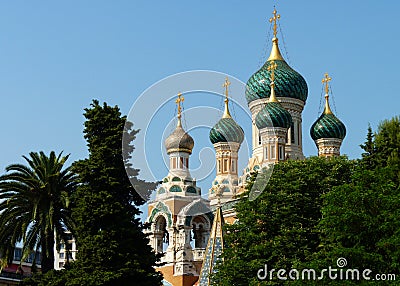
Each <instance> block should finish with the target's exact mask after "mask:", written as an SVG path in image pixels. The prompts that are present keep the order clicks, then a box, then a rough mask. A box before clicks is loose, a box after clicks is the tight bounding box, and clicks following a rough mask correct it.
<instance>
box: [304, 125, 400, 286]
mask: <svg viewBox="0 0 400 286" xmlns="http://www.w3.org/2000/svg"><path fill="white" fill-rule="evenodd" d="M361 147H362V148H363V149H364V150H365V153H364V154H363V156H362V159H361V160H360V164H359V165H358V167H357V168H356V169H355V170H354V172H353V173H352V176H351V180H350V182H348V183H346V184H343V185H341V186H338V187H336V188H333V190H332V191H331V192H329V193H327V194H326V195H325V196H324V197H323V199H324V206H323V208H322V213H323V219H322V220H321V222H320V225H319V229H320V231H321V237H322V243H321V247H320V249H319V251H318V252H317V253H315V254H314V255H313V256H312V258H311V259H310V263H309V264H311V265H313V266H314V267H318V266H320V267H321V266H323V265H325V266H326V265H334V266H335V265H336V262H335V261H336V259H338V258H339V257H345V258H346V259H347V261H348V265H347V268H358V269H366V268H368V269H371V270H372V271H373V275H374V274H377V273H378V274H379V273H385V274H399V273H400V210H399V205H400V180H399V178H400V176H399V171H400V164H399V150H400V149H399V148H400V121H399V118H398V117H395V118H393V119H391V120H385V121H383V122H382V123H381V124H380V125H379V127H378V131H377V132H376V133H375V134H372V129H371V128H370V127H369V128H368V134H367V140H366V142H365V143H364V144H363V145H361ZM363 283H364V284H367V283H368V282H365V281H364V282H363V281H361V282H360V283H359V284H363ZM382 283H383V282H382ZM390 283H391V282H386V284H388V285H392V284H390ZM392 283H393V282H392ZM331 284H332V283H331ZM386 284H382V285H386ZM332 285H335V284H332ZM337 285H340V284H337ZM393 285H396V284H395V283H394V284H393Z"/></svg>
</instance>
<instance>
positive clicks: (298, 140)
mask: <svg viewBox="0 0 400 286" xmlns="http://www.w3.org/2000/svg"><path fill="white" fill-rule="evenodd" d="M300 130H301V124H300V122H297V144H298V145H300V142H301V138H300V134H301V133H300Z"/></svg>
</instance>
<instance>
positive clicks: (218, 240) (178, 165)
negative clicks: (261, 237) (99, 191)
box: [147, 10, 346, 286]
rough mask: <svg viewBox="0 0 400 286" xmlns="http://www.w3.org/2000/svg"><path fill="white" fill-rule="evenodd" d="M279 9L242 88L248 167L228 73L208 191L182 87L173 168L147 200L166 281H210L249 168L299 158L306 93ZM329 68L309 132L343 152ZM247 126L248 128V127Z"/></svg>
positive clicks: (186, 284) (327, 152)
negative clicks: (287, 52) (194, 168)
mask: <svg viewBox="0 0 400 286" xmlns="http://www.w3.org/2000/svg"><path fill="white" fill-rule="evenodd" d="M279 18H280V15H278V14H277V12H276V10H274V12H273V17H272V18H271V19H270V22H271V23H273V32H274V33H273V39H272V49H271V53H270V56H269V58H268V59H267V61H266V62H265V64H264V65H263V66H262V67H261V68H260V69H259V70H258V71H257V72H255V73H254V74H253V75H252V76H251V77H250V79H249V80H248V81H247V85H246V91H245V94H244V95H242V96H245V97H246V100H247V103H248V107H249V109H250V111H251V114H252V122H253V124H252V130H251V131H250V130H249V132H251V138H252V141H251V142H252V155H251V158H249V161H248V165H247V166H246V168H245V169H244V170H238V153H239V150H240V147H241V144H242V142H243V140H244V134H245V131H244V130H243V129H242V128H241V127H240V125H239V124H238V123H237V122H236V121H235V120H234V119H233V117H232V116H231V114H230V112H229V84H230V83H229V79H228V78H227V79H226V81H225V83H224V85H223V86H224V87H225V110H224V113H223V116H222V118H221V119H220V120H219V121H218V122H217V123H216V124H215V125H214V127H213V128H211V130H210V135H209V138H210V141H211V143H212V144H213V147H214V149H215V160H216V176H215V179H214V180H213V182H212V186H210V188H209V190H208V199H204V198H203V197H202V193H201V189H200V188H199V187H198V186H197V185H196V181H195V180H194V179H193V178H192V177H191V174H190V155H191V154H192V150H193V147H194V139H193V138H192V137H191V136H190V135H189V134H188V133H187V132H186V131H185V130H184V129H183V127H182V123H181V116H182V113H181V104H182V103H183V101H184V98H183V97H182V95H181V94H178V98H177V100H176V103H177V106H178V108H177V110H178V112H177V113H178V114H177V125H176V128H175V130H174V131H173V132H172V133H171V134H170V135H169V136H168V137H167V139H166V140H165V142H164V145H165V148H166V150H167V154H168V156H169V172H168V174H167V175H166V176H165V177H164V178H163V179H162V183H161V185H160V186H159V188H158V189H157V192H156V196H155V199H154V200H153V201H151V202H150V203H149V207H148V218H147V222H148V223H149V224H150V229H149V230H148V235H149V239H150V244H151V246H152V248H153V249H154V251H155V252H157V253H162V254H163V256H162V258H161V262H162V263H161V264H160V266H159V267H158V270H159V271H160V272H162V274H163V275H164V281H165V282H164V283H165V285H174V286H191V285H201V286H203V285H209V275H210V274H211V273H212V272H213V271H214V269H213V268H214V266H215V263H216V261H217V260H218V259H219V257H220V253H221V252H222V250H223V232H222V228H223V224H224V223H234V222H235V220H236V217H235V211H234V208H233V206H234V204H235V203H236V202H237V196H238V195H239V194H241V193H242V192H244V191H245V187H246V181H247V180H248V178H249V177H250V173H252V172H262V171H263V169H264V168H268V166H270V165H271V164H276V163H279V162H280V161H285V160H302V159H304V155H303V145H302V139H303V126H302V112H303V109H304V106H305V104H306V100H307V96H308V87H307V83H306V81H305V79H304V78H303V77H302V76H301V75H300V74H299V73H298V72H297V71H295V70H294V69H292V68H291V67H290V66H289V65H288V64H287V62H286V61H285V60H284V58H283V56H282V55H281V53H280V50H279V45H278V37H277V20H278V19H279ZM330 80H331V78H330V77H329V76H328V75H327V74H326V75H325V77H324V78H323V80H322V83H323V84H324V85H325V108H324V111H323V112H322V114H321V116H320V117H319V118H318V119H317V120H316V121H315V123H314V124H313V125H312V127H311V130H310V135H311V137H312V139H313V140H314V142H315V143H316V146H317V148H318V155H319V156H323V157H330V156H338V155H340V147H341V143H342V141H343V139H344V137H345V135H346V128H345V126H344V124H343V123H342V122H341V121H340V120H339V119H338V118H337V117H336V116H335V115H334V114H333V112H332V110H331V108H330V105H329V81H330ZM246 132H247V131H246Z"/></svg>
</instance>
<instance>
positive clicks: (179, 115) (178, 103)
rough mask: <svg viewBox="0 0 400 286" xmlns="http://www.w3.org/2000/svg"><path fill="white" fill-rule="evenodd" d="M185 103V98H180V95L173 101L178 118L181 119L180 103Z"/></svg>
mask: <svg viewBox="0 0 400 286" xmlns="http://www.w3.org/2000/svg"><path fill="white" fill-rule="evenodd" d="M184 101H185V98H184V97H183V96H182V93H178V98H177V99H176V100H175V103H176V105H177V106H178V118H179V119H180V118H181V112H182V107H181V103H182V102H184Z"/></svg>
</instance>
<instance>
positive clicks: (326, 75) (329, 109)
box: [322, 73, 333, 114]
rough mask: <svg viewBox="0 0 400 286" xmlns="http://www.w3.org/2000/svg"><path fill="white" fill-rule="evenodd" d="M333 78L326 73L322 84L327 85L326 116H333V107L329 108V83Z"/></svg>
mask: <svg viewBox="0 0 400 286" xmlns="http://www.w3.org/2000/svg"><path fill="white" fill-rule="evenodd" d="M331 80H332V78H331V77H330V76H329V75H328V73H325V75H324V78H323V79H322V83H323V84H325V109H324V114H333V113H332V110H331V107H330V106H329V82H330V81H331Z"/></svg>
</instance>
